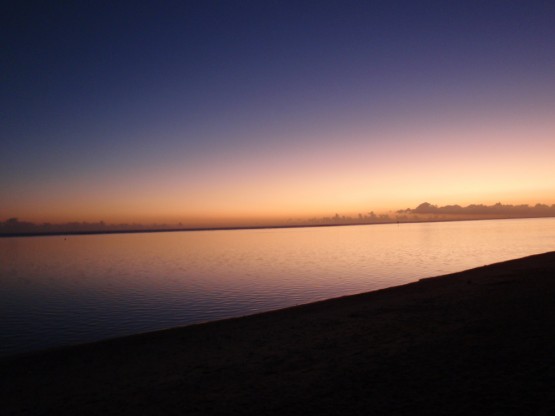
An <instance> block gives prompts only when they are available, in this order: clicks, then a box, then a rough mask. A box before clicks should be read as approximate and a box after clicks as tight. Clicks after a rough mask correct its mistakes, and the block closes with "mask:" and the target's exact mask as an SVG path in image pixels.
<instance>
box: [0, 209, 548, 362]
mask: <svg viewBox="0 0 555 416" xmlns="http://www.w3.org/2000/svg"><path fill="white" fill-rule="evenodd" d="M552 250H555V218H546V219H519V220H497V221H467V222H448V223H425V224H401V225H396V224H388V225H366V226H348V227H326V228H296V229H269V230H234V231H199V232H170V233H147V234H111V235H89V236H68V237H63V236H52V237H25V238H3V239H0V355H8V354H13V353H17V352H23V351H30V350H36V349H42V348H47V347H53V346H60V345H67V344H74V343H81V342H87V341H94V340H99V339H103V338H110V337H116V336H121V335H126V334H133V333H138V332H145V331H151V330H157V329H163V328H168V327H172V326H177V325H186V324H191V323H197V322H202V321H208V320H214V319H220V318H225V317H232V316H240V315H247V314H252V313H255V312H260V311H267V310H271V309H276V308H281V307H285V306H291V305H296V304H301V303H307V302H311V301H315V300H319V299H326V298H331V297H337V296H342V295H348V294H353V293H359V292H364V291H370V290H375V289H381V288H385V287H388V286H395V285H400V284H404V283H408V282H412V281H415V280H418V279H420V278H422V277H429V276H435V275H440V274H445V273H450V272H455V271H460V270H464V269H468V268H472V267H477V266H482V265H485V264H490V263H494V262H499V261H503V260H508V259H512V258H517V257H522V256H526V255H530V254H535V253H542V252H546V251H552Z"/></svg>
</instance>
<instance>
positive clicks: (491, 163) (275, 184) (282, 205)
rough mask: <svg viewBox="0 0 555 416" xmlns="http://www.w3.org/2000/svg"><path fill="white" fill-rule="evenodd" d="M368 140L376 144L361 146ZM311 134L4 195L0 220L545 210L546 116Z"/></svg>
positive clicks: (553, 186)
mask: <svg viewBox="0 0 555 416" xmlns="http://www.w3.org/2000/svg"><path fill="white" fill-rule="evenodd" d="M377 135H379V138H380V140H379V143H380V144H379V145H376V144H375V143H376V142H377V141H376V140H369V139H370V138H372V139H374V138H375V137H376V136H377ZM313 136H314V137H312V138H311V137H308V138H306V137H303V138H302V139H303V140H299V143H300V144H299V147H298V148H295V149H291V148H288V147H287V146H283V147H281V148H278V149H276V151H272V152H270V151H267V150H266V151H262V148H258V147H256V146H253V147H252V148H248V149H244V150H243V151H241V152H238V153H233V154H218V155H204V156H202V157H199V159H198V160H196V162H195V164H194V165H191V164H187V165H182V164H180V163H179V160H178V159H176V160H170V161H168V163H165V164H159V165H156V166H145V167H143V168H136V167H133V168H129V167H127V168H126V169H122V170H120V171H119V172H107V173H103V174H99V175H97V176H89V177H79V176H76V177H74V178H69V179H68V178H66V179H65V180H64V182H63V183H60V182H56V181H52V182H51V183H46V184H42V186H41V187H40V188H31V189H29V190H28V191H27V192H20V193H16V194H15V195H14V198H13V199H12V200H11V201H7V203H5V204H4V206H3V207H2V208H1V214H2V215H3V217H5V218H8V217H18V218H20V219H22V220H27V221H34V222H65V221H100V220H103V221H106V222H110V223H119V222H140V223H155V222H165V223H178V222H182V223H183V224H186V225H191V226H197V225H211V224H213V225H219V226H222V225H226V224H229V225H248V224H259V223H271V222H275V223H283V222H284V221H287V220H288V219H295V220H299V219H307V218H311V217H321V216H331V215H334V214H335V213H339V214H340V215H353V214H354V215H356V214H357V213H366V212H369V211H375V212H376V213H381V212H386V211H392V210H398V209H404V208H408V207H411V208H414V207H415V206H417V205H418V204H420V203H422V202H425V201H428V202H431V203H434V204H439V205H448V204H459V205H468V204H472V203H483V204H493V203H496V202H499V201H501V202H503V203H507V204H521V203H526V204H535V203H538V202H540V203H547V204H553V203H555V164H554V163H553V155H555V140H553V137H555V122H553V121H552V119H549V118H547V117H543V118H541V117H540V118H536V119H534V118H529V119H525V120H522V119H516V120H513V121H510V120H508V119H507V118H505V119H503V120H494V121H493V122H490V123H481V124H480V123H474V124H469V123H467V124H464V123H451V124H449V123H444V124H441V123H439V124H438V123H435V124H431V122H429V123H424V122H418V123H413V124H404V125H402V126H401V127H393V128H389V129H386V128H383V127H381V128H372V126H370V127H368V126H356V128H355V127H354V126H350V127H348V128H345V129H343V130H338V131H332V132H328V133H326V132H314V133H313ZM289 142H291V140H289ZM319 143H325V146H321V147H319V146H318V144H319ZM37 207H40V209H37Z"/></svg>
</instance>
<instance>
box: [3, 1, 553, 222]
mask: <svg viewBox="0 0 555 416" xmlns="http://www.w3.org/2000/svg"><path fill="white" fill-rule="evenodd" d="M160 3H162V4H160ZM0 30H1V34H0V35H1V39H2V63H1V74H2V75H1V76H2V95H1V102H0V106H1V111H0V113H1V126H0V135H1V137H2V147H3V151H2V152H1V153H0V166H1V167H0V173H1V175H2V177H1V179H0V198H2V199H5V198H7V199H10V200H16V199H17V195H20V196H21V203H23V202H25V203H29V202H30V201H32V200H33V197H32V195H33V194H36V193H37V189H38V188H41V189H52V193H53V194H54V193H55V192H54V190H55V191H56V192H58V191H59V190H60V189H64V187H65V186H67V192H68V194H70V193H71V190H72V187H77V186H79V184H78V183H79V180H78V179H75V178H81V179H82V181H83V182H82V184H83V186H87V185H86V184H89V183H90V181H91V180H93V179H91V178H95V177H96V178H101V180H108V178H109V177H116V178H119V177H123V176H125V175H131V176H132V175H139V174H144V170H141V169H145V170H146V171H153V170H156V169H158V167H159V166H164V165H167V164H170V165H172V164H173V165H176V166H177V165H178V164H182V165H191V164H195V163H200V162H199V161H203V160H212V158H213V157H214V155H219V157H220V159H221V158H224V159H225V158H234V157H236V158H238V159H240V158H241V157H245V158H246V159H251V160H252V159H253V158H255V157H256V156H257V155H260V154H266V153H267V154H270V155H271V154H272V153H273V152H278V153H280V152H281V153H287V152H291V153H295V152H303V151H306V149H308V148H310V147H311V146H316V147H319V148H325V147H326V146H328V142H327V141H326V140H324V139H322V141H319V139H314V137H319V136H318V135H319V133H320V132H326V131H329V130H330V129H334V128H338V126H352V125H357V126H362V125H369V124H372V123H387V122H391V123H394V122H396V123H398V122H399V120H403V119H404V117H410V116H411V115H414V116H415V117H419V116H420V115H421V113H422V114H424V116H426V114H427V116H429V115H430V114H432V113H434V112H437V111H440V112H441V111H445V112H446V113H448V112H452V113H456V114H465V111H472V110H473V109H474V110H475V109H476V108H481V106H483V107H484V108H491V107H496V108H502V107H504V106H506V107H508V110H507V111H509V112H510V111H513V110H511V108H512V107H514V108H519V106H524V107H526V106H527V105H528V101H530V103H538V102H544V101H545V102H546V103H550V102H552V100H553V97H554V95H553V94H554V91H555V88H554V87H555V81H554V74H555V53H553V46H554V45H555V3H554V2H550V1H458V2H455V1H367V2H363V1H358V2H350V1H336V2H333V1H314V2H303V1H291V2H285V1H281V2H280V1H253V2H245V1H237V2H233V1H221V2H208V1H197V2H177V1H176V2H93V1H90V2H70V3H67V2H29V3H27V4H23V5H16V4H15V3H14V4H12V5H10V6H9V7H5V8H4V10H3V17H2V25H1V29H0ZM527 100H528V101H527ZM546 105H547V104H546ZM540 107H541V106H540ZM515 111H516V110H515ZM338 140H339V139H338ZM368 140H370V141H375V142H376V143H375V144H376V146H378V147H379V146H380V143H379V142H380V138H379V137H375V138H370V139H368ZM347 141H348V140H347ZM400 144H403V143H400ZM253 149H255V150H253ZM222 155H224V156H222ZM216 159H218V158H216ZM220 159H218V160H220ZM138 166H140V167H141V169H139V168H138ZM103 175H105V176H103ZM122 175H123V176H122ZM68 176H71V177H72V178H74V179H75V181H74V182H67V178H68ZM160 180H162V179H160ZM87 181H88V182H87ZM23 195H24V196H23ZM14 198H15V199H14ZM45 198H46V197H45ZM68 198H69V197H68ZM106 198H108V196H106ZM41 201H42V200H41ZM438 202H440V203H441V202H442V201H438ZM16 208H17V207H16V206H15V205H14V207H13V209H10V210H9V212H2V211H0V215H4V214H6V215H8V214H10V215H12V214H15V212H14V210H16Z"/></svg>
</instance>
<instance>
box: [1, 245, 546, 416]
mask: <svg viewBox="0 0 555 416" xmlns="http://www.w3.org/2000/svg"><path fill="white" fill-rule="evenodd" d="M0 414H2V415H34V414H37V415H39V414H56V415H99V414H102V415H125V414H128V415H158V414H164V415H171V414H180V415H255V414H256V415H306V414H317V415H339V414H345V415H356V414H364V415H382V414H383V415H470V414H484V415H497V414H498V415H552V414H555V252H552V253H546V254H542V255H536V256H531V257H526V258H523V259H518V260H512V261H508V262H504V263H499V264H494V265H490V266H485V267H481V268H477V269H473V270H469V271H465V272H461V273H456V274H452V275H448V276H442V277H437V278H431V279H423V280H421V281H419V282H417V283H413V284H409V285H404V286H399V287H394V288H390V289H385V290H380V291H376V292H370V293H365V294H361V295H355V296H349V297H344V298H338V299H332V300H328V301H323V302H318V303H313V304H309V305H303V306H299V307H295V308H289V309H284V310H279V311H275V312H269V313H264V314H259V315H254V316H249V317H244V318H238V319H230V320H224V321H219V322H212V323H207V324H203V325H195V326H189V327H184V328H176V329H172V330H166V331H161V332H156V333H149V334H143V335H137V336H132V337H126V338H120V339H115V340H109V341H104V342H98V343H94V344H88V345H83V346H77V347H70V348H63V349H58V350H53V351H46V352H42V353H37V354H29V355H22V356H18V357H11V358H5V359H2V360H0Z"/></svg>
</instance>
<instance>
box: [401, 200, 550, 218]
mask: <svg viewBox="0 0 555 416" xmlns="http://www.w3.org/2000/svg"><path fill="white" fill-rule="evenodd" d="M397 213H398V214H421V215H456V216H481V215H486V216H508V217H550V216H555V204H553V205H551V206H549V205H545V204H536V205H534V206H530V205H527V204H524V205H504V204H502V203H500V202H498V203H497V204H495V205H483V204H477V205H476V204H471V205H468V206H466V207H462V206H460V205H445V206H443V207H438V206H437V205H432V204H430V203H428V202H424V203H422V204H420V205H418V206H417V207H416V208H413V209H411V208H407V209H404V210H399V211H397Z"/></svg>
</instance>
